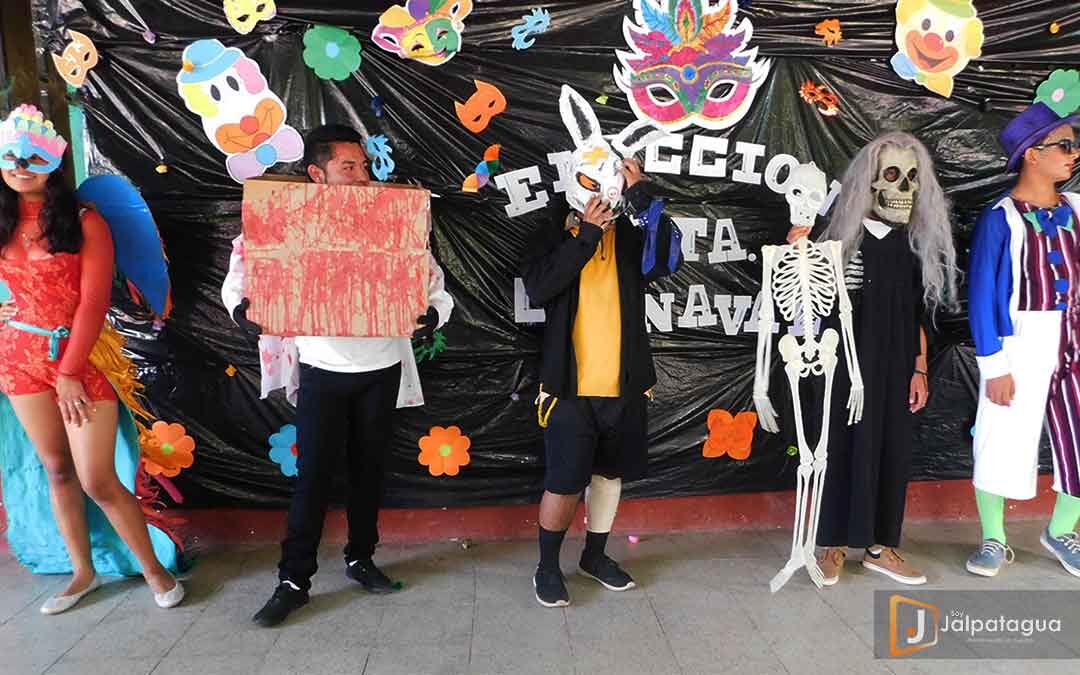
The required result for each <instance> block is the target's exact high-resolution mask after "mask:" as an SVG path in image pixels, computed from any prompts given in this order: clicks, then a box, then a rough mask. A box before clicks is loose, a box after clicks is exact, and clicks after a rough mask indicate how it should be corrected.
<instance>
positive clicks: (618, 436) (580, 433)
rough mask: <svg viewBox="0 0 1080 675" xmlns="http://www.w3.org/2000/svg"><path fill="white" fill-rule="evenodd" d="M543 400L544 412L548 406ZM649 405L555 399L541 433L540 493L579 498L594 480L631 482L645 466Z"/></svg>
mask: <svg viewBox="0 0 1080 675" xmlns="http://www.w3.org/2000/svg"><path fill="white" fill-rule="evenodd" d="M550 401H551V399H550V398H549V399H547V400H546V401H545V404H544V409H545V410H546V409H547V405H548V404H550ZM647 403H648V399H646V398H645V396H631V397H630V398H628V399H627V398H601V397H581V398H568V399H562V398H560V399H559V400H558V402H557V403H556V404H555V409H554V410H552V411H551V415H550V416H549V417H548V426H547V428H546V429H544V448H545V450H546V456H547V470H546V472H545V474H544V489H545V490H547V491H548V492H552V493H554V494H558V495H573V494H578V493H579V492H581V491H582V490H584V489H585V487H586V486H587V485H588V484H589V481H590V480H591V479H592V476H593V474H600V475H602V476H606V477H607V478H622V479H623V480H636V479H638V478H641V477H642V476H644V475H645V470H646V468H647V466H648V463H649V439H648V427H649V423H648V408H647Z"/></svg>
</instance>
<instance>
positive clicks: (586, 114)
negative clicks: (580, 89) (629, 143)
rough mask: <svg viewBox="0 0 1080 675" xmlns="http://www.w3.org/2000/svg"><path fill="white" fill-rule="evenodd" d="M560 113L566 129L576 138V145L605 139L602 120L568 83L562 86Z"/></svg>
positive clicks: (584, 144) (581, 145) (580, 145)
mask: <svg viewBox="0 0 1080 675" xmlns="http://www.w3.org/2000/svg"><path fill="white" fill-rule="evenodd" d="M559 114H561V115H562V120H563V124H565V125H566V130H567V131H569V132H570V136H571V137H572V138H573V139H574V146H575V147H579V148H580V147H583V146H586V145H589V144H595V143H596V141H602V140H603V139H602V137H601V135H600V121H599V120H598V119H596V113H594V112H593V109H592V106H590V105H589V103H588V102H587V101H586V100H585V99H584V98H583V97H582V96H581V94H579V93H577V92H576V91H574V90H573V88H572V87H570V86H569V85H566V84H564V85H563V86H562V93H561V94H560V96H559Z"/></svg>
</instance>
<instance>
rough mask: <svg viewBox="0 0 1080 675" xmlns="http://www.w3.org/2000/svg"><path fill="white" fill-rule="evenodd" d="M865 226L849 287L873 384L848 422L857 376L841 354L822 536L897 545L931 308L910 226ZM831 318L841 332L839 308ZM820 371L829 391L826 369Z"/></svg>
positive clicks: (820, 386) (847, 542) (818, 384)
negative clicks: (923, 335) (913, 404)
mask: <svg viewBox="0 0 1080 675" xmlns="http://www.w3.org/2000/svg"><path fill="white" fill-rule="evenodd" d="M864 235H865V236H864V238H863V242H862V244H861V246H860V250H859V254H857V255H856V256H855V257H853V259H852V262H851V263H849V265H848V274H847V276H848V278H849V279H854V280H855V281H854V283H849V286H854V288H851V289H850V290H849V294H850V296H851V300H852V304H853V305H854V313H853V314H854V316H853V326H854V331H855V344H856V353H857V354H858V357H859V367H860V370H861V372H862V378H863V386H864V387H865V390H864V405H863V416H862V420H861V421H860V422H858V423H857V424H855V425H853V426H848V424H847V420H848V411H847V407H846V404H847V400H848V393H849V391H850V389H851V385H850V380H849V376H848V372H847V363H846V360H845V359H844V358H843V356H842V355H841V358H840V359H839V364H838V366H837V369H836V379H835V381H834V384H833V396H832V418H831V420H830V424H829V426H830V433H829V444H828V453H829V454H828V464H827V468H826V472H825V485H824V495H823V497H822V506H821V520H820V523H819V526H818V536H817V544H818V545H819V546H850V547H852V548H864V547H868V546H871V545H874V544H879V545H882V546H890V547H892V546H898V545H899V543H900V528H901V525H902V523H903V520H904V500H905V498H906V495H907V482H908V475H909V473H910V471H911V435H912V414H911V411H910V408H909V403H908V397H909V393H910V386H911V377H912V375H913V373H914V368H915V357H916V356H918V354H919V350H920V344H919V329H920V326H922V324H923V316H924V306H923V285H922V273H921V270H920V268H919V264H918V258H916V256H915V254H914V253H913V252H912V250H911V246H910V243H909V241H908V233H907V231H906V230H905V229H893V230H890V231H889V233H888V234H887V235H885V236H884V237H883V238H881V239H878V238H877V237H875V236H874V235H873V234H872V233H871V232H869V231H867V232H865V233H864ZM860 259H861V260H860ZM860 262H861V267H862V270H861V271H862V279H861V287H859V281H858V276H859V274H858V272H859V270H858V267H859V263H860ZM826 324H827V325H831V326H832V327H834V328H835V329H836V330H837V332H839V330H840V325H839V320H838V319H837V318H836V317H835V316H834V317H832V319H831V320H830V321H828V322H826ZM814 380H815V387H814V388H815V389H816V390H817V391H818V397H817V399H816V400H817V401H821V400H822V396H823V394H824V378H820V377H819V378H814ZM818 405H820V404H818ZM818 409H820V408H818ZM819 420H820V417H818V418H817V420H815V421H817V423H818V425H819V426H820V421H819ZM808 440H809V439H808Z"/></svg>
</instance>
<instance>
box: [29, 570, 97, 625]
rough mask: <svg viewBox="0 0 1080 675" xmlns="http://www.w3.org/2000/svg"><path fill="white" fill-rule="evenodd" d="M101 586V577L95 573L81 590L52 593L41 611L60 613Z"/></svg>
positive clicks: (43, 612)
mask: <svg viewBox="0 0 1080 675" xmlns="http://www.w3.org/2000/svg"><path fill="white" fill-rule="evenodd" d="M100 587H101V579H99V578H98V576H97V575H96V574H95V575H94V578H93V580H92V581H91V582H90V585H89V586H87V587H86V588H84V589H83V590H82V591H80V592H78V593H75V594H74V595H54V596H52V597H51V598H49V599H48V600H46V601H45V604H44V605H42V606H41V613H42V614H46V615H48V616H52V615H53V614H61V613H63V612H66V611H68V610H69V609H71V608H72V607H74V606H75V605H77V604H79V601H80V600H82V599H83V597H84V596H86V595H88V594H90V593H92V592H93V591H96V590H97V589H98V588H100Z"/></svg>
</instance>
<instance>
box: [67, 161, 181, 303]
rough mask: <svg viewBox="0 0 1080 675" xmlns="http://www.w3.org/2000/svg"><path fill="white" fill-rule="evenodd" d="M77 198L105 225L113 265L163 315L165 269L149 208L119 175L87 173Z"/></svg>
mask: <svg viewBox="0 0 1080 675" xmlns="http://www.w3.org/2000/svg"><path fill="white" fill-rule="evenodd" d="M77 196H78V198H79V201H82V202H90V203H92V204H93V205H94V208H96V209H97V211H98V213H100V214H101V216H102V217H103V218H104V219H105V221H106V222H107V223H108V224H109V229H110V230H111V231H112V238H113V246H114V247H115V248H116V267H117V268H118V269H119V270H120V274H121V275H123V277H124V278H125V279H126V280H127V281H129V282H131V284H132V285H133V286H134V287H135V288H136V289H137V290H138V292H139V293H140V294H142V296H143V297H144V298H146V301H147V303H149V305H150V309H151V310H153V312H154V313H155V314H156V315H157V316H159V317H161V316H165V312H166V308H167V307H168V304H169V288H170V285H169V268H168V265H167V263H166V261H165V251H164V250H163V248H162V245H161V235H160V234H158V229H157V225H156V224H155V223H154V217H153V215H151V213H150V207H148V206H147V205H146V201H145V200H144V199H143V198H142V195H141V194H139V191H138V190H137V189H136V188H135V186H134V185H132V184H131V183H130V182H128V180H127V179H126V178H123V177H122V176H91V177H90V178H87V179H86V180H84V181H83V182H82V185H80V186H79V189H78V192H77Z"/></svg>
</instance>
